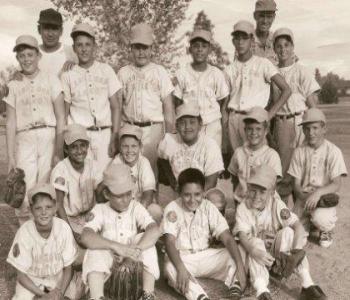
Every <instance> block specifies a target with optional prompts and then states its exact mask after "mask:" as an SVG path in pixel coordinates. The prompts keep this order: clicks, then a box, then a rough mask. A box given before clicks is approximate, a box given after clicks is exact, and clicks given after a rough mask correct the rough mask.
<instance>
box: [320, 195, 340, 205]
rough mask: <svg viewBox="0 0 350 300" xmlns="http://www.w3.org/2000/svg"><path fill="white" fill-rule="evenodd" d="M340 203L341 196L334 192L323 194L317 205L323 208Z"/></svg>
mask: <svg viewBox="0 0 350 300" xmlns="http://www.w3.org/2000/svg"><path fill="white" fill-rule="evenodd" d="M338 203H339V196H338V195H337V194H334V193H331V194H325V195H322V196H321V198H320V200H319V201H318V203H317V206H316V207H322V208H325V207H334V206H337V205H338Z"/></svg>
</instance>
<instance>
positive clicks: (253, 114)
mask: <svg viewBox="0 0 350 300" xmlns="http://www.w3.org/2000/svg"><path fill="white" fill-rule="evenodd" d="M245 120H255V121H257V122H258V123H262V122H267V121H268V120H269V114H268V112H267V111H266V110H265V109H264V108H262V107H260V106H254V107H253V108H251V109H250V110H249V111H248V113H247V114H246V115H245V116H244V118H243V121H245Z"/></svg>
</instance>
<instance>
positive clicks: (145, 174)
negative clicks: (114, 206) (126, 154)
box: [112, 153, 156, 201]
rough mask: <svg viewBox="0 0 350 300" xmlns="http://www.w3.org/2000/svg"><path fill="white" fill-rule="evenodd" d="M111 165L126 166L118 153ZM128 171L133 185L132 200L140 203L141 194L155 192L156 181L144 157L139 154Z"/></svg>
mask: <svg viewBox="0 0 350 300" xmlns="http://www.w3.org/2000/svg"><path fill="white" fill-rule="evenodd" d="M112 164H125V165H126V163H125V162H124V160H123V158H122V156H121V154H120V153H119V154H117V155H116V157H115V158H114V159H113V161H112ZM130 170H131V177H132V178H133V180H134V183H135V184H134V189H133V191H132V195H133V199H135V200H136V201H140V199H141V196H142V193H143V192H145V191H155V190H156V179H155V177H154V173H153V170H152V167H151V164H150V162H149V160H148V159H147V158H146V157H144V156H143V155H141V154H140V155H139V158H138V159H137V162H136V163H135V165H134V166H132V167H130Z"/></svg>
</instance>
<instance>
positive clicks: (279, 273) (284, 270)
mask: <svg viewBox="0 0 350 300" xmlns="http://www.w3.org/2000/svg"><path fill="white" fill-rule="evenodd" d="M305 254H306V253H305V251H304V250H302V249H293V250H292V251H291V252H290V254H289V255H288V254H286V253H284V252H280V255H279V257H278V259H276V260H275V263H274V265H273V266H272V272H273V274H274V276H275V277H279V278H283V277H284V278H288V277H289V276H290V275H292V273H293V271H294V269H295V268H296V267H297V266H299V264H300V263H301V261H302V260H303V259H304V257H305Z"/></svg>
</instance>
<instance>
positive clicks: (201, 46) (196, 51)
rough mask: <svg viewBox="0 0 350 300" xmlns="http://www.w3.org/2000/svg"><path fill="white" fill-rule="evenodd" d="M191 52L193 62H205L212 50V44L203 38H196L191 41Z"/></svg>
mask: <svg viewBox="0 0 350 300" xmlns="http://www.w3.org/2000/svg"><path fill="white" fill-rule="evenodd" d="M189 51H190V54H191V55H192V59H193V62H195V63H203V62H206V61H207V59H208V55H209V52H210V44H209V43H208V42H207V41H205V40H203V39H200V38H198V39H194V40H193V41H191V43H190V49H189Z"/></svg>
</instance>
